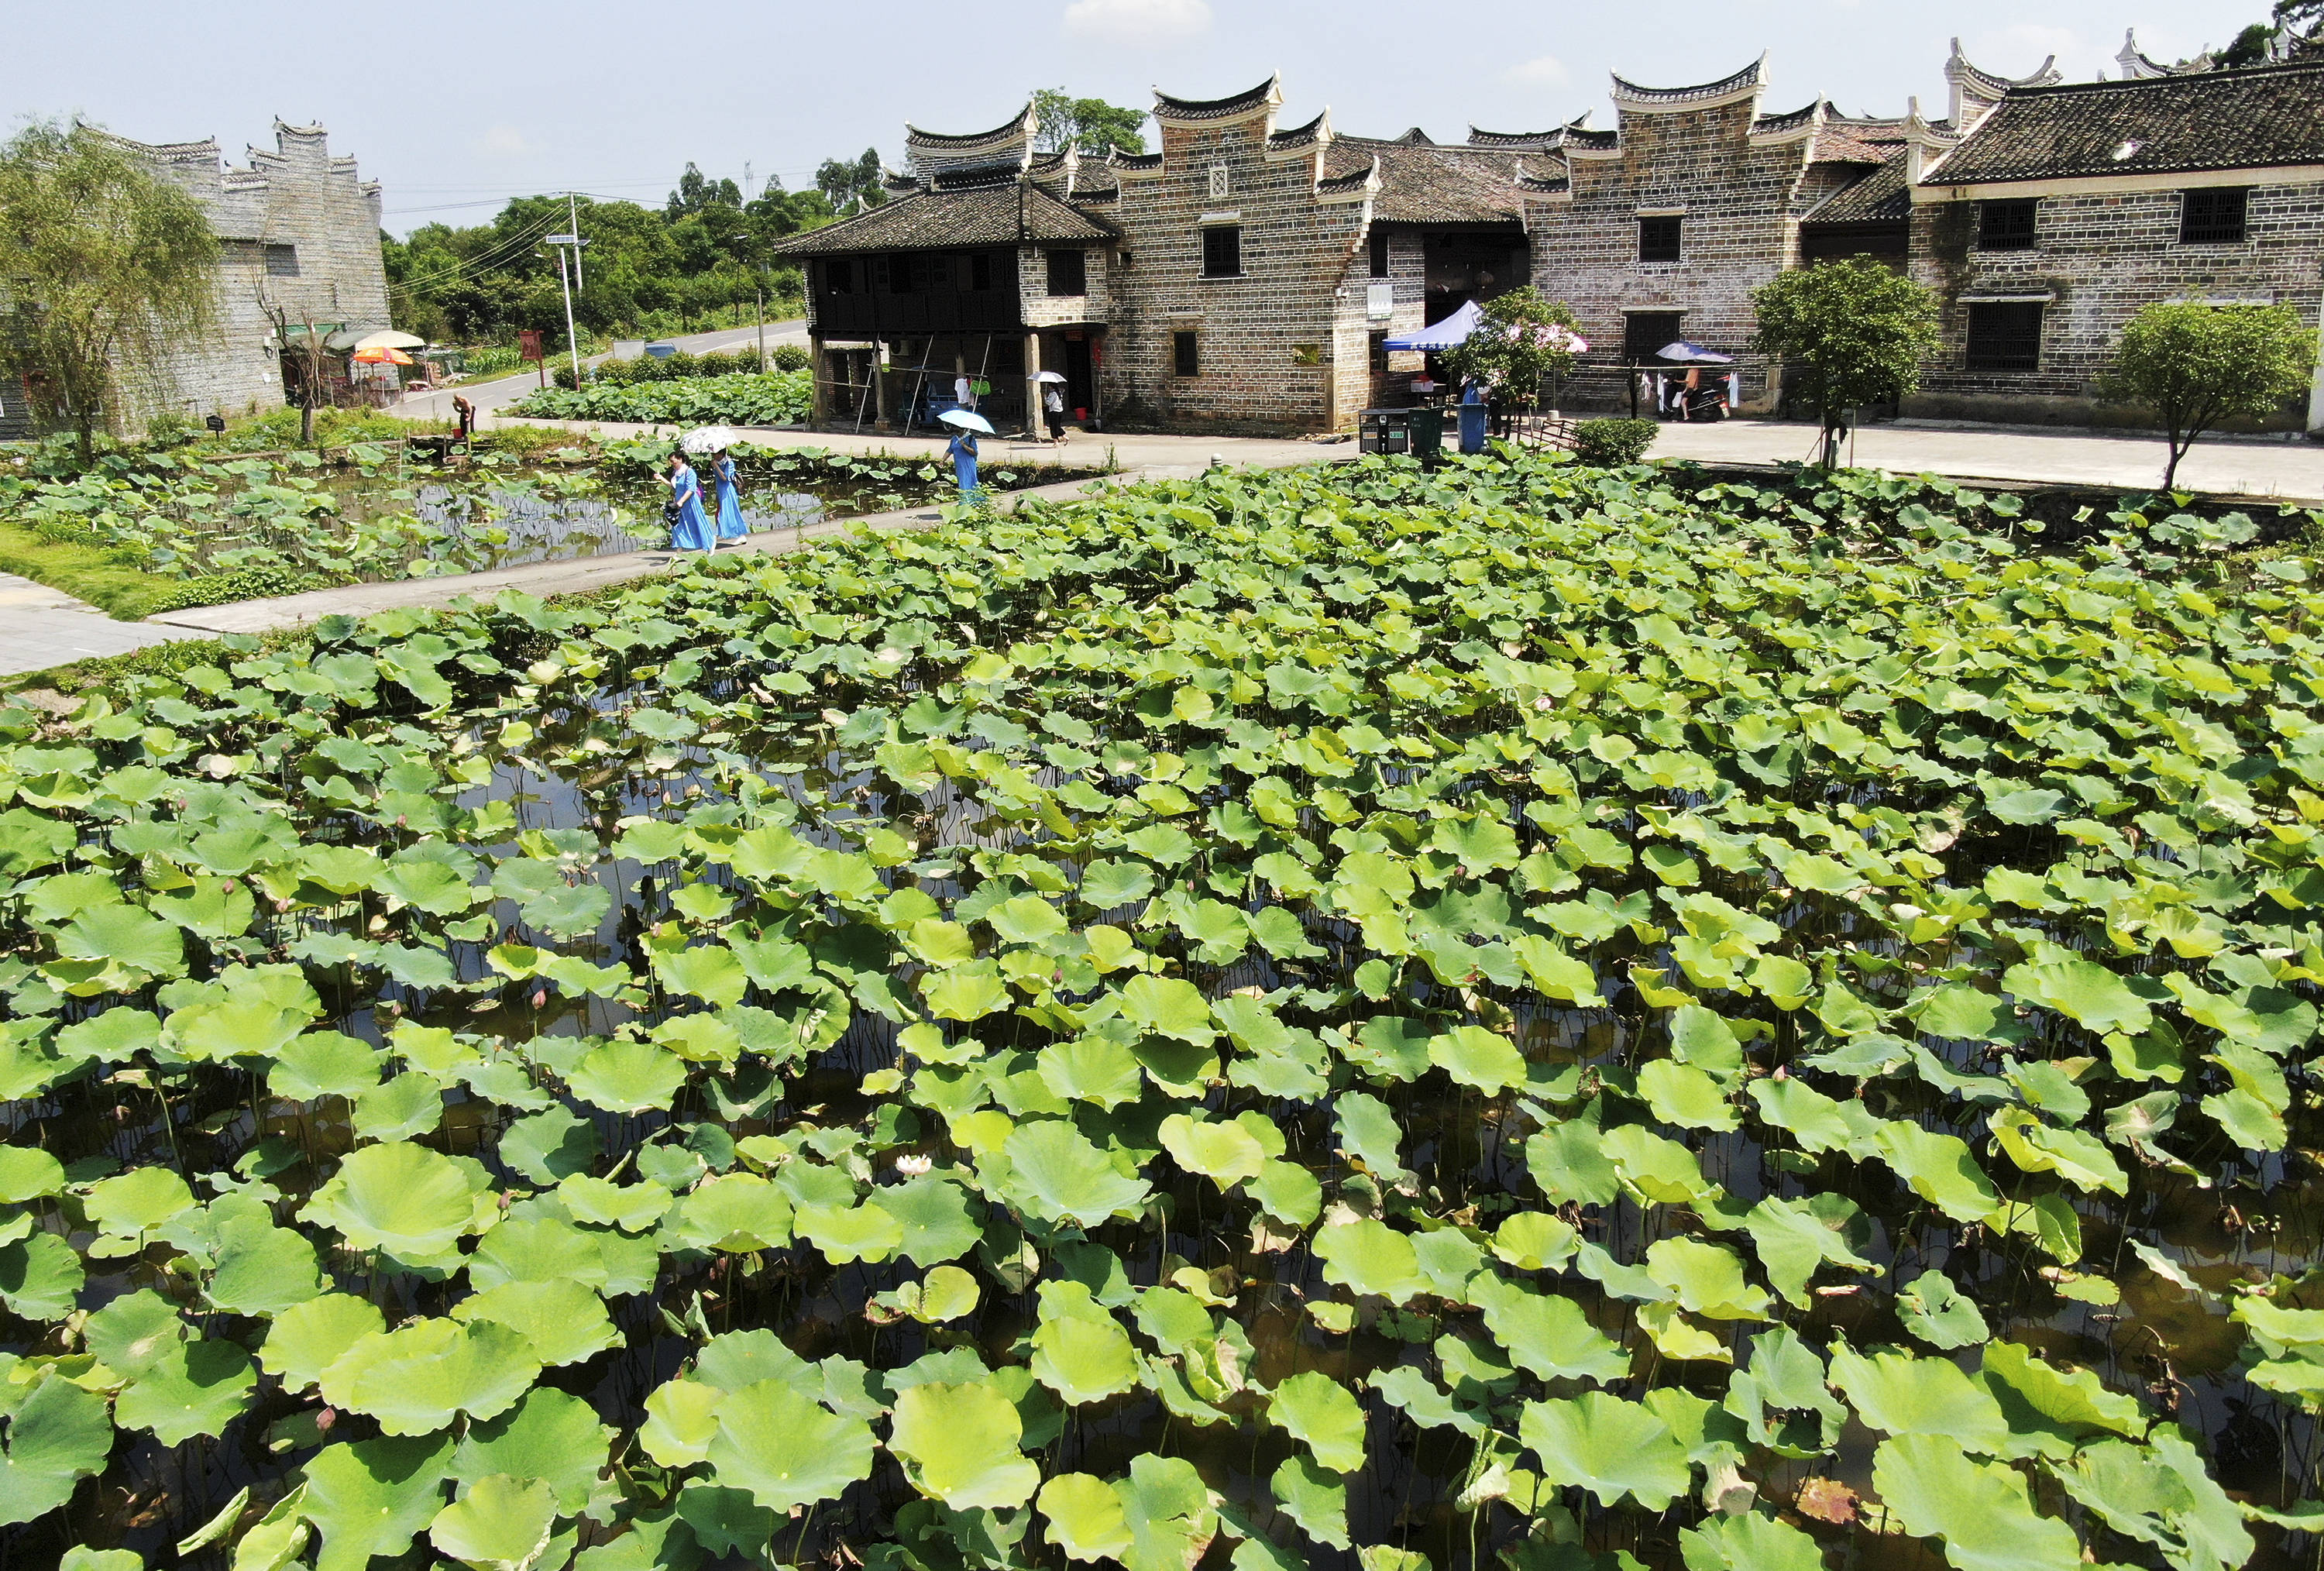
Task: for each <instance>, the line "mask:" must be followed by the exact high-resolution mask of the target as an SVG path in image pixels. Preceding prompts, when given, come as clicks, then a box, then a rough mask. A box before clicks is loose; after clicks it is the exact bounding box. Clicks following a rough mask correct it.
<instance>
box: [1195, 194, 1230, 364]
mask: <svg viewBox="0 0 2324 1571" xmlns="http://www.w3.org/2000/svg"><path fill="white" fill-rule="evenodd" d="M1240 273H1242V226H1240V224H1213V225H1212V226H1210V227H1209V228H1207V229H1204V230H1203V277H1204V278H1234V277H1238V276H1240ZM1189 374H1190V375H1191V374H1192V373H1189Z"/></svg>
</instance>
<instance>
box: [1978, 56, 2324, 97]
mask: <svg viewBox="0 0 2324 1571" xmlns="http://www.w3.org/2000/svg"><path fill="white" fill-rule="evenodd" d="M2318 71H2324V56H2316V57H2312V58H2310V59H2307V60H2283V61H2280V62H2278V63H2276V64H2273V65H2264V66H2238V67H2236V69H2234V70H2231V71H2178V72H2174V73H2172V75H2170V76H2167V77H2139V78H2134V79H2131V80H2129V81H2112V82H2105V81H2099V82H2042V83H2039V84H2037V85H2035V86H2033V87H2024V88H2011V89H2010V90H2009V96H2010V97H2013V98H2032V97H2044V98H2051V97H2064V96H2065V95H2067V94H2069V93H2121V92H2147V91H2155V92H2168V91H2169V90H2171V89H2172V88H2185V87H2196V88H2200V87H2206V86H2209V85H2212V84H2218V85H2220V86H2225V85H2226V84H2227V83H2229V82H2236V81H2249V80H2250V79H2252V78H2254V77H2296V76H2301V75H2312V74H2313V73H2315V72H2318Z"/></svg>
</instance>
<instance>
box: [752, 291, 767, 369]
mask: <svg viewBox="0 0 2324 1571" xmlns="http://www.w3.org/2000/svg"><path fill="white" fill-rule="evenodd" d="M752 292H753V293H754V294H756V295H757V296H758V299H759V374H761V376H763V375H765V374H766V371H767V280H766V275H765V274H764V273H761V274H760V275H759V277H758V278H756V279H754V280H753V281H752Z"/></svg>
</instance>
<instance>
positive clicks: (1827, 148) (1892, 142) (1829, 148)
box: [1809, 118, 1904, 163]
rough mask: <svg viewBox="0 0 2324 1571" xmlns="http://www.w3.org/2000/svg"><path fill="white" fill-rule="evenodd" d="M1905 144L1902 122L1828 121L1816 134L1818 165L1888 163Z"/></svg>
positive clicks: (1812, 154)
mask: <svg viewBox="0 0 2324 1571" xmlns="http://www.w3.org/2000/svg"><path fill="white" fill-rule="evenodd" d="M1903 145H1904V122H1903V121H1901V120H1841V119H1837V118H1835V119H1828V120H1826V121H1825V122H1824V123H1823V125H1821V126H1820V127H1819V128H1818V129H1817V131H1816V138H1815V150H1814V151H1813V152H1811V153H1810V154H1809V157H1810V158H1812V160H1814V162H1818V163H1886V162H1888V161H1889V160H1890V159H1891V158H1894V157H1895V154H1896V150H1897V149H1898V148H1899V147H1901V146H1903Z"/></svg>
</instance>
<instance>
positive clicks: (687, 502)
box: [661, 448, 717, 554]
mask: <svg viewBox="0 0 2324 1571" xmlns="http://www.w3.org/2000/svg"><path fill="white" fill-rule="evenodd" d="M661 515H662V517H664V518H665V519H668V520H669V549H670V550H674V551H702V552H704V553H705V554H706V553H708V552H710V551H713V550H716V549H717V543H716V541H714V540H713V539H712V538H711V534H710V520H709V519H708V518H706V517H705V516H704V515H703V512H702V482H700V481H699V480H697V479H696V478H695V477H694V466H693V465H691V464H689V463H687V461H686V450H685V449H684V448H678V449H677V450H675V451H673V452H672V453H671V454H670V456H669V504H668V505H667V506H665V507H664V508H663V509H662V510H661Z"/></svg>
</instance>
